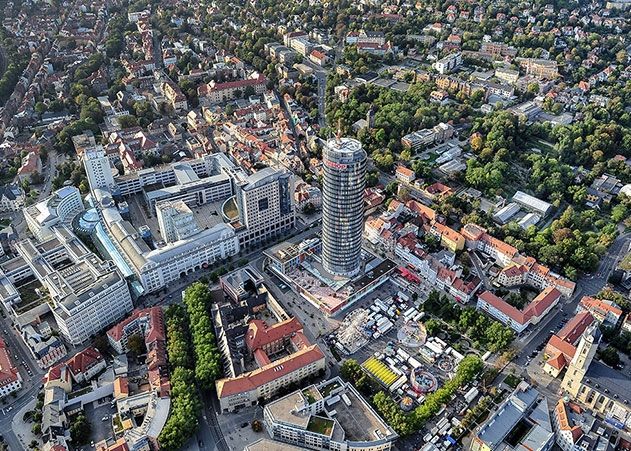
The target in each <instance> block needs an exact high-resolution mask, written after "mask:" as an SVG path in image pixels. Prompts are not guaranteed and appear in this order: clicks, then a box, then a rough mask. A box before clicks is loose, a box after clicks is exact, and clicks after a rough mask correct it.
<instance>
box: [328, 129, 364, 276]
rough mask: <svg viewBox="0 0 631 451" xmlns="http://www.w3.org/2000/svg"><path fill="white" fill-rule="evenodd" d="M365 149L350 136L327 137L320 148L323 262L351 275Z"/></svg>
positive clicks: (357, 256) (357, 259)
mask: <svg viewBox="0 0 631 451" xmlns="http://www.w3.org/2000/svg"><path fill="white" fill-rule="evenodd" d="M366 159H367V155H366V151H365V150H364V149H363V148H362V145H361V143H360V142H359V141H357V140H356V139H352V138H332V139H329V140H328V141H327V142H326V143H325V145H324V149H323V151H322V162H323V167H324V189H323V192H322V265H323V266H324V269H325V270H327V271H328V272H330V273H332V274H335V275H339V276H346V277H352V276H354V275H356V274H357V273H358V272H359V268H360V263H361V248H362V231H363V225H364V188H365V186H366Z"/></svg>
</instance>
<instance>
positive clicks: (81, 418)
mask: <svg viewBox="0 0 631 451" xmlns="http://www.w3.org/2000/svg"><path fill="white" fill-rule="evenodd" d="M90 434H92V425H91V424H90V422H89V421H88V419H87V417H86V416H85V414H84V413H79V414H78V415H77V416H76V417H75V418H74V419H73V420H72V422H71V423H70V437H71V438H72V443H74V444H75V445H85V444H87V443H89V442H90Z"/></svg>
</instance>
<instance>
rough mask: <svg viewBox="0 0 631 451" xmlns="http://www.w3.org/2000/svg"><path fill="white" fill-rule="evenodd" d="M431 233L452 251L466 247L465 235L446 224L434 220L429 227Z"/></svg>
mask: <svg viewBox="0 0 631 451" xmlns="http://www.w3.org/2000/svg"><path fill="white" fill-rule="evenodd" d="M429 233H430V234H431V235H433V236H435V237H437V238H438V239H440V244H441V245H442V246H443V247H445V248H447V249H449V250H450V251H451V252H456V251H461V250H462V249H464V242H465V240H464V237H463V236H462V235H461V234H459V233H458V232H456V231H455V230H454V229H452V228H450V227H447V226H446V225H444V224H441V223H439V222H435V221H434V222H433V223H432V225H431V226H430V228H429Z"/></svg>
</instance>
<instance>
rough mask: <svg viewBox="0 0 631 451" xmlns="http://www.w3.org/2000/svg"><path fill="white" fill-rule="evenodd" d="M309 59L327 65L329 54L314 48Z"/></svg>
mask: <svg viewBox="0 0 631 451" xmlns="http://www.w3.org/2000/svg"><path fill="white" fill-rule="evenodd" d="M309 59H310V60H311V61H312V62H314V63H316V64H319V65H320V66H325V65H326V63H327V62H328V58H327V56H326V55H325V54H324V53H322V52H321V51H319V50H312V51H311V53H310V54H309Z"/></svg>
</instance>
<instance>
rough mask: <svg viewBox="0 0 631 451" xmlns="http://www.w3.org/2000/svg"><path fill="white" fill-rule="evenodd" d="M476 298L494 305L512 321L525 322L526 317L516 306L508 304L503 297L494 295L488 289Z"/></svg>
mask: <svg viewBox="0 0 631 451" xmlns="http://www.w3.org/2000/svg"><path fill="white" fill-rule="evenodd" d="M478 298H480V299H482V300H483V301H484V302H486V303H487V304H489V305H490V306H492V307H495V308H496V309H497V310H499V311H500V312H502V313H503V314H505V315H506V316H508V317H509V318H511V319H512V320H513V321H516V322H517V323H519V324H525V323H526V321H527V319H526V318H525V316H524V314H523V313H522V312H521V311H520V310H519V309H517V308H515V307H513V306H512V305H510V304H509V303H508V302H506V301H505V300H504V299H502V298H500V297H498V296H496V295H495V294H493V293H491V292H490V291H485V292H483V293H482V294H480V296H478Z"/></svg>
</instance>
